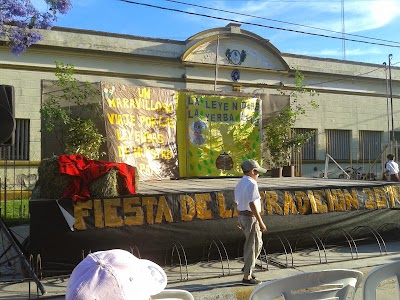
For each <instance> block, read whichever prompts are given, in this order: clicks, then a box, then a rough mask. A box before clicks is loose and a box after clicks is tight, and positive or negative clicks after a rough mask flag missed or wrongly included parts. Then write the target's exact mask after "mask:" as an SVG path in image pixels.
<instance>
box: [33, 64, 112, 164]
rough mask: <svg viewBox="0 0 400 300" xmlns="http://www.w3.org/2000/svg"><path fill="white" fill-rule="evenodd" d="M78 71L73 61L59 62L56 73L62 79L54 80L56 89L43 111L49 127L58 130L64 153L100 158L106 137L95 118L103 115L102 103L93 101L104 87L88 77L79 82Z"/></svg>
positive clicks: (44, 104)
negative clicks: (87, 79)
mask: <svg viewBox="0 0 400 300" xmlns="http://www.w3.org/2000/svg"><path fill="white" fill-rule="evenodd" d="M74 74H75V69H74V66H73V65H72V64H67V65H64V64H63V63H61V62H56V72H55V76H56V77H57V79H58V80H57V81H55V82H54V83H53V86H54V89H55V92H52V93H51V94H50V95H49V96H48V97H47V98H46V99H45V101H44V102H43V105H42V108H41V110H40V113H41V115H42V119H43V122H44V124H45V129H46V130H47V131H49V132H54V134H55V137H56V139H57V141H58V143H59V144H60V146H61V148H62V149H64V150H63V151H64V154H75V153H79V154H82V155H84V156H86V157H88V158H90V159H98V158H99V157H100V155H101V154H102V153H100V150H99V149H100V146H101V144H102V143H103V142H104V137H103V135H102V134H100V133H99V131H98V129H97V127H96V125H95V123H94V121H93V118H97V117H100V116H101V106H100V103H99V102H97V103H96V102H95V103H93V102H90V101H91V100H94V99H96V97H98V96H99V95H100V91H99V90H97V89H96V88H94V87H93V86H92V84H91V83H90V82H88V81H86V82H84V83H82V82H79V81H78V80H77V79H76V78H74ZM62 103H63V104H64V105H63V106H62V105H61V104H62ZM73 107H74V108H75V109H72V108H73Z"/></svg>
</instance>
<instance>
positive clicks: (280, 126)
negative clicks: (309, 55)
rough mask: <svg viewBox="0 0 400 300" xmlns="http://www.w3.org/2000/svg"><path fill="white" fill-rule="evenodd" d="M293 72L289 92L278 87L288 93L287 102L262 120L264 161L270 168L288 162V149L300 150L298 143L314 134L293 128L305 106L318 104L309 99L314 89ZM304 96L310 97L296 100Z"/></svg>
mask: <svg viewBox="0 0 400 300" xmlns="http://www.w3.org/2000/svg"><path fill="white" fill-rule="evenodd" d="M294 71H295V81H294V84H295V86H294V89H293V90H292V91H290V92H287V91H283V90H280V93H281V94H282V95H287V94H288V95H289V96H290V104H289V105H287V106H285V107H284V108H283V109H282V110H280V111H277V112H274V113H272V114H270V115H268V116H267V118H265V120H264V122H263V143H264V145H265V146H266V147H267V149H268V151H269V155H270V159H267V162H268V164H269V165H270V167H272V168H278V167H283V166H288V165H290V159H291V155H292V151H293V150H296V151H300V149H301V146H303V145H304V144H305V143H306V142H307V141H308V140H309V139H310V138H311V137H312V136H313V135H314V131H310V132H307V133H296V132H295V131H294V125H295V123H296V121H297V120H298V119H299V118H300V117H301V116H305V115H306V108H312V109H316V108H318V104H317V103H316V102H315V100H314V99H312V97H313V96H315V95H316V93H315V91H314V90H309V89H307V88H306V86H305V84H304V75H303V74H302V73H301V72H300V71H299V70H298V69H295V70H294ZM305 96H309V97H311V99H310V100H308V101H306V102H304V101H302V103H300V99H302V98H303V97H305Z"/></svg>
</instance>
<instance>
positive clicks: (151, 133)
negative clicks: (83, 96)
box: [101, 82, 179, 181]
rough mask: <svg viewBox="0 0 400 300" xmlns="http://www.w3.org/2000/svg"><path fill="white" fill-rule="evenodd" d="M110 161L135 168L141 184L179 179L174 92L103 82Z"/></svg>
mask: <svg viewBox="0 0 400 300" xmlns="http://www.w3.org/2000/svg"><path fill="white" fill-rule="evenodd" d="M101 93H102V99H103V111H104V121H105V127H106V133H107V144H108V154H109V158H110V161H115V162H123V163H127V164H129V165H132V166H135V167H136V168H137V172H138V175H139V181H144V180H149V179H163V178H177V177H178V175H179V174H178V173H179V171H178V156H177V145H176V103H177V101H176V97H177V92H176V91H174V90H168V89H161V88H151V87H141V86H134V85H126V84H119V83H110V82H101Z"/></svg>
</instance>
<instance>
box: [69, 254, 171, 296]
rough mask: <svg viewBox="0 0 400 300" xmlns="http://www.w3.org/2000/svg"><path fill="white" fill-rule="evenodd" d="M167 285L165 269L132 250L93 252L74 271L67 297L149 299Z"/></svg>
mask: <svg viewBox="0 0 400 300" xmlns="http://www.w3.org/2000/svg"><path fill="white" fill-rule="evenodd" d="M166 286H167V275H166V274H165V272H164V270H163V269H162V268H161V267H160V266H159V265H157V264H155V263H154V262H152V261H149V260H145V259H139V258H137V257H136V256H134V255H133V254H131V253H130V252H128V251H125V250H121V249H112V250H106V251H98V252H94V253H91V254H89V255H88V256H86V258H85V259H84V260H82V261H81V262H80V263H79V264H78V265H77V266H76V267H75V268H74V270H73V271H72V274H71V276H70V278H69V280H68V284H67V291H66V295H65V299H66V300H128V299H129V300H148V299H151V298H150V297H151V296H152V295H156V294H158V293H160V292H162V291H163V290H164V289H165V287H166Z"/></svg>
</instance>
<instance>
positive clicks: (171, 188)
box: [137, 176, 388, 195]
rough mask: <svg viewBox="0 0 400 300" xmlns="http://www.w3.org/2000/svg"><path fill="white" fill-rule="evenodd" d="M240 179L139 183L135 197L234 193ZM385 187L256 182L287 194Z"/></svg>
mask: <svg viewBox="0 0 400 300" xmlns="http://www.w3.org/2000/svg"><path fill="white" fill-rule="evenodd" d="M240 178H241V177H224V178H222V177H221V178H190V179H177V180H168V179H164V180H159V181H154V180H153V181H139V183H138V191H137V192H138V193H139V194H145V195H151V194H169V193H193V192H200V193H207V192H215V191H222V190H234V189H235V186H236V184H237V183H238V181H239V180H240ZM385 184H386V185H387V184H388V182H387V181H367V180H350V179H328V178H326V179H324V178H307V177H280V178H271V177H262V176H260V177H259V178H258V186H259V188H260V190H261V189H262V190H264V189H270V190H287V189H290V190H292V189H301V190H304V189H322V188H328V189H329V188H340V187H368V186H370V187H373V186H380V185H385Z"/></svg>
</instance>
